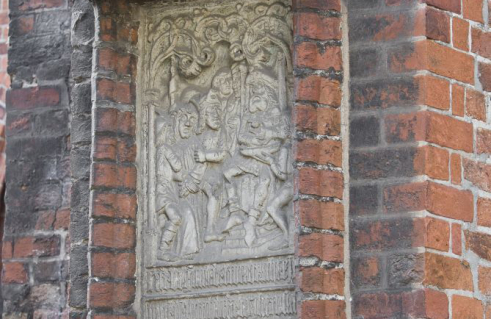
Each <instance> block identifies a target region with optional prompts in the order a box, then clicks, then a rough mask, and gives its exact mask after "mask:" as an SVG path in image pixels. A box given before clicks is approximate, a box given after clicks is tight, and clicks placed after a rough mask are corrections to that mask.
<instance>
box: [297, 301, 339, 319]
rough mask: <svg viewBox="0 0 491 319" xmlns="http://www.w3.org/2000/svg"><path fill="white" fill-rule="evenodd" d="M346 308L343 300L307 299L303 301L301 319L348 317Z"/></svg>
mask: <svg viewBox="0 0 491 319" xmlns="http://www.w3.org/2000/svg"><path fill="white" fill-rule="evenodd" d="M345 309H346V303H345V302H344V301H342V300H307V301H304V302H302V317H301V319H326V318H332V319H346V312H345Z"/></svg>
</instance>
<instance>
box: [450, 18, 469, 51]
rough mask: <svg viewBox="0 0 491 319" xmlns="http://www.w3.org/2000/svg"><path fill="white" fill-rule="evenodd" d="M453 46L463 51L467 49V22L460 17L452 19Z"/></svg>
mask: <svg viewBox="0 0 491 319" xmlns="http://www.w3.org/2000/svg"><path fill="white" fill-rule="evenodd" d="M452 36H453V39H452V42H453V46H454V47H455V48H457V49H460V50H463V51H469V22H467V21H465V20H462V19H460V18H453V21H452Z"/></svg>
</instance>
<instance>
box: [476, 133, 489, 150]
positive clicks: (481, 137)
mask: <svg viewBox="0 0 491 319" xmlns="http://www.w3.org/2000/svg"><path fill="white" fill-rule="evenodd" d="M476 152H477V153H478V154H491V130H487V129H484V128H477V130H476Z"/></svg>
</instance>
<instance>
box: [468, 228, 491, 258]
mask: <svg viewBox="0 0 491 319" xmlns="http://www.w3.org/2000/svg"><path fill="white" fill-rule="evenodd" d="M464 236H465V243H466V247H467V249H470V250H472V251H473V252H474V253H476V255H478V256H479V257H481V258H483V259H486V260H487V261H491V235H488V234H485V233H477V232H471V231H468V230H466V231H464Z"/></svg>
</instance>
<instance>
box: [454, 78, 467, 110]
mask: <svg viewBox="0 0 491 319" xmlns="http://www.w3.org/2000/svg"><path fill="white" fill-rule="evenodd" d="M464 98H465V89H464V87H462V86H461V85H458V84H453V85H452V114H453V115H458V116H464V105H465V104H464Z"/></svg>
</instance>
